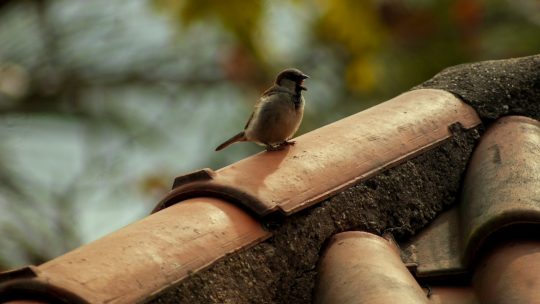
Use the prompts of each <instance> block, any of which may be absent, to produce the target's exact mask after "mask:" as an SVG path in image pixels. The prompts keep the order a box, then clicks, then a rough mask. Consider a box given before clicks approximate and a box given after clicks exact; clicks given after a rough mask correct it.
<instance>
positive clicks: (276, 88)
mask: <svg viewBox="0 0 540 304" xmlns="http://www.w3.org/2000/svg"><path fill="white" fill-rule="evenodd" d="M280 93H289V94H290V92H289V91H287V90H285V89H283V88H282V87H280V86H278V85H273V86H271V87H270V88H268V89H267V90H266V91H264V93H263V94H262V95H261V98H260V99H259V102H257V104H256V105H255V108H257V107H258V106H260V105H261V103H262V102H263V101H264V100H265V99H267V98H268V97H270V96H272V95H275V94H280ZM254 115H255V111H253V112H252V113H251V116H249V119H248V121H247V123H246V126H245V127H244V130H245V129H247V128H248V127H249V124H250V123H251V121H252V120H253V116H254Z"/></svg>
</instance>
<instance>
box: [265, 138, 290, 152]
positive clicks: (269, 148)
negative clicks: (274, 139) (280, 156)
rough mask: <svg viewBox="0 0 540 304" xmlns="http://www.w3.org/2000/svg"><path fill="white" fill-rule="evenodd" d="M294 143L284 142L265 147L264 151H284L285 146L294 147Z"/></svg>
mask: <svg viewBox="0 0 540 304" xmlns="http://www.w3.org/2000/svg"><path fill="white" fill-rule="evenodd" d="M295 143H296V142H295V141H294V140H290V141H288V140H286V141H284V142H281V143H279V144H277V145H266V151H281V150H283V149H285V147H286V146H294V144H295Z"/></svg>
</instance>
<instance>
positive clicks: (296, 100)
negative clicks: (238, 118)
mask: <svg viewBox="0 0 540 304" xmlns="http://www.w3.org/2000/svg"><path fill="white" fill-rule="evenodd" d="M307 78H309V76H307V75H306V74H304V73H302V72H301V71H300V70H298V69H286V70H284V71H282V72H280V73H279V74H278V75H277V77H276V79H275V81H274V85H273V86H271V87H270V88H269V89H267V90H266V91H264V93H263V94H262V96H261V97H260V98H259V101H258V102H257V104H256V105H255V107H254V109H253V113H251V116H250V117H249V119H248V122H247V123H246V126H245V127H244V131H242V132H240V133H238V134H236V135H235V136H233V137H231V138H230V139H228V140H227V141H225V142H224V143H222V144H221V145H219V146H218V147H217V148H216V151H219V150H222V149H224V148H226V147H228V146H229V145H231V144H233V143H235V142H240V141H251V142H255V143H257V144H259V145H262V146H265V147H266V150H267V151H276V150H282V149H284V148H285V146H288V145H294V141H290V140H289V139H291V138H292V137H293V135H294V133H296V131H297V130H298V127H299V126H300V123H301V122H302V116H303V115H304V104H305V100H304V97H303V96H302V91H304V90H307V89H306V87H304V80H305V79H307Z"/></svg>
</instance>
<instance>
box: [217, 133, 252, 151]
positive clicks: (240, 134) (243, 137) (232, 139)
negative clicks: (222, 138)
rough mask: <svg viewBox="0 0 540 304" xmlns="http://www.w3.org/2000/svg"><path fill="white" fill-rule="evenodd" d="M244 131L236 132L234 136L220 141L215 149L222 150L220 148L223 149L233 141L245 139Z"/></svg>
mask: <svg viewBox="0 0 540 304" xmlns="http://www.w3.org/2000/svg"><path fill="white" fill-rule="evenodd" d="M246 140H247V139H246V133H244V131H242V132H240V133H238V134H236V135H235V136H233V137H231V138H229V139H228V140H227V141H226V142H224V143H222V144H221V145H219V146H218V147H217V148H216V151H219V150H222V149H225V148H227V147H228V146H229V145H232V144H234V143H235V142H238V141H246Z"/></svg>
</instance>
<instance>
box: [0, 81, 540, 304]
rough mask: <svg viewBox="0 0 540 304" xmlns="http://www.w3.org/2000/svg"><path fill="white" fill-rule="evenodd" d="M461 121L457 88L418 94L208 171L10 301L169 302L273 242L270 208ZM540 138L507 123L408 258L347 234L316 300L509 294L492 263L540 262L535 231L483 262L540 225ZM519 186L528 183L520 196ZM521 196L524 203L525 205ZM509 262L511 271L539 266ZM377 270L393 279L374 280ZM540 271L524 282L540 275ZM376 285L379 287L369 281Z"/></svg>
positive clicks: (486, 141) (314, 193)
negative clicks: (264, 219)
mask: <svg viewBox="0 0 540 304" xmlns="http://www.w3.org/2000/svg"><path fill="white" fill-rule="evenodd" d="M455 124H459V125H461V126H462V127H463V128H465V129H470V128H474V127H477V126H479V125H480V124H481V121H480V119H479V118H478V116H477V115H476V113H475V111H474V110H473V109H472V108H471V107H469V106H468V105H466V104H465V103H463V102H462V101H461V100H459V99H458V98H456V97H455V96H454V95H452V94H449V93H447V92H445V91H441V90H416V91H412V92H408V93H405V94H403V95H400V96H398V97H396V98H394V99H392V100H390V101H388V102H385V103H382V104H380V105H378V106H376V107H374V108H371V109H368V110H366V111H364V112H361V113H358V114H356V115H353V116H351V117H348V118H346V119H343V120H341V121H338V122H336V123H334V124H331V125H329V126H326V127H323V128H321V129H318V130H315V131H313V132H311V133H308V134H305V135H303V136H301V137H299V138H298V139H297V144H296V145H295V146H294V147H293V148H289V149H287V150H284V151H281V152H272V153H267V152H264V153H261V154H258V155H255V156H253V157H250V158H248V159H245V160H243V161H240V162H238V163H236V164H233V165H231V166H228V167H225V168H223V169H221V170H218V171H216V172H214V171H211V170H208V169H207V170H202V171H199V172H196V173H192V174H189V175H186V176H183V177H180V178H178V179H177V180H176V181H175V187H174V189H173V191H172V192H171V193H170V194H169V195H168V196H167V197H166V198H165V199H164V200H163V201H162V202H160V203H159V204H158V206H157V207H156V210H155V211H159V212H155V213H154V214H152V215H150V216H149V217H147V218H145V219H143V220H141V221H138V222H136V223H133V224H132V225H130V226H127V227H125V228H123V229H121V230H119V231H117V232H115V233H113V234H111V235H108V236H106V237H104V238H102V239H100V240H97V241H95V242H93V243H90V244H88V245H85V246H82V247H80V248H78V249H76V250H74V251H72V252H70V253H67V254H65V255H63V256H60V257H58V258H56V259H54V260H51V261H49V262H47V263H44V264H42V265H39V266H38V267H27V268H23V269H20V270H16V271H12V272H9V273H4V274H3V275H1V276H0V283H1V285H0V300H3V301H7V300H32V299H33V300H37V301H38V302H39V301H41V302H48V301H49V299H51V298H54V299H56V300H60V301H64V302H66V303H71V302H79V303H133V302H144V301H149V300H150V299H156V298H159V295H160V293H161V292H162V291H163V290H166V289H168V288H170V287H171V286H174V285H175V284H177V283H178V282H181V281H183V280H186V279H188V278H189V276H190V274H192V273H195V272H199V271H201V270H203V269H204V268H206V267H208V266H210V265H212V264H214V263H215V262H216V261H218V260H220V259H222V258H224V257H226V256H227V255H229V254H232V253H235V252H238V251H240V250H242V249H245V248H249V247H250V246H253V245H254V244H257V243H261V242H263V241H264V240H266V239H268V238H269V237H271V236H272V232H271V231H269V230H268V229H264V228H263V226H262V225H261V220H260V217H261V216H268V215H269V214H271V213H276V212H278V213H282V214H284V215H290V214H293V213H296V212H298V211H301V210H302V209H305V208H308V207H310V206H313V205H314V204H317V203H318V202H320V201H321V200H323V199H324V198H327V197H329V196H331V195H335V194H336V193H338V192H340V191H342V190H343V189H346V188H347V187H349V186H351V185H352V184H355V183H358V182H360V181H363V180H366V179H367V178H369V177H372V176H375V175H377V174H379V173H381V172H383V171H385V170H386V169H388V168H390V167H392V166H396V165H398V164H400V163H402V162H404V161H406V160H407V159H410V158H412V157H415V156H417V155H419V154H421V153H423V152H425V151H428V150H430V149H433V148H434V147H437V146H438V145H439V144H440V143H441V142H443V141H445V140H448V139H449V138H452V136H453V134H452V131H451V130H450V129H449V126H451V125H455ZM523 147H525V148H523ZM538 147H540V125H539V124H538V122H537V121H535V120H532V119H528V118H523V117H508V118H504V119H502V120H500V121H499V122H498V123H497V124H496V125H494V126H493V127H492V128H491V129H490V130H489V131H488V133H487V134H486V135H485V136H484V137H483V139H482V141H481V143H480V145H479V146H478V148H477V149H476V151H475V154H474V156H473V159H472V163H471V165H470V167H469V170H468V174H467V179H466V181H465V183H466V184H465V186H464V195H463V200H462V202H461V204H460V207H459V208H460V209H459V210H458V209H456V210H458V211H450V213H448V214H446V215H444V216H442V217H439V218H438V220H437V221H436V222H435V223H433V225H431V226H430V228H428V229H426V230H425V231H424V232H423V233H422V234H420V235H418V236H417V237H415V238H414V239H412V240H410V241H409V242H407V243H405V244H402V252H401V256H402V260H403V262H402V261H400V258H399V254H398V249H397V247H396V246H395V245H393V244H392V243H391V242H388V241H387V240H384V239H381V238H380V237H377V236H374V235H370V234H367V233H361V232H349V233H345V234H341V235H337V236H336V237H335V239H334V241H333V242H331V245H329V246H328V249H327V250H326V251H325V252H326V253H325V255H324V257H323V259H322V260H321V262H320V267H319V268H318V271H319V275H320V279H319V284H318V285H317V286H318V287H317V290H316V292H315V295H316V296H315V298H316V300H317V301H319V302H321V303H349V302H350V303H352V302H355V303H358V302H362V301H363V302H364V303H387V302H384V301H383V300H384V299H390V298H392V297H394V296H395V297H398V298H399V299H402V300H405V299H410V303H413V301H420V302H414V303H421V301H424V302H428V301H429V302H433V303H453V302H455V300H452V299H462V300H463V299H467V301H469V302H470V303H484V301H483V299H499V298H497V295H499V294H500V293H502V292H499V290H495V291H493V290H491V293H487V292H486V290H488V289H489V288H484V289H482V286H484V285H485V284H488V285H489V284H495V283H496V284H499V283H500V281H497V282H490V281H489V280H490V279H492V278H493V274H494V273H496V272H497V269H498V268H497V267H499V266H493V265H501V263H504V262H508V263H510V264H512V265H517V264H516V263H514V260H512V259H516V258H522V257H521V256H520V254H519V252H522V253H524V254H525V255H527V256H526V257H525V259H526V260H527V261H534V256H531V255H528V254H526V253H527V252H531V248H533V247H534V246H535V244H536V243H535V242H532V241H528V239H527V241H526V242H523V243H519V244H518V245H517V246H513V247H509V246H507V245H503V246H502V247H500V248H502V249H500V250H499V249H496V250H494V251H490V252H494V253H492V254H491V255H488V257H487V258H483V259H482V261H483V263H482V265H484V266H482V267H480V268H479V267H478V266H477V260H478V259H480V257H483V254H486V253H485V252H486V251H484V249H485V248H486V246H483V245H484V244H486V243H487V240H488V239H490V238H491V237H493V235H494V233H495V232H496V231H499V230H501V229H502V227H507V226H509V225H512V224H514V223H521V222H527V223H531V222H535V223H536V222H538V218H539V217H538V215H537V212H538V210H537V208H539V207H538V205H539V204H538V201H537V200H536V201H535V200H534V197H536V198H537V197H538V195H537V191H539V190H538V189H540V183H539V180H540V178H539V176H538V173H537V172H540V170H537V169H538V166H539V165H540V159H539V154H538V151H540V149H538ZM535 148H536V150H535ZM524 168H527V172H525V174H524V172H523V169H524ZM535 170H536V171H535ZM512 182H514V184H512ZM513 186H519V191H517V190H516V191H514V190H515V189H516V188H515V187H513ZM533 187H536V188H533ZM505 189H506V190H505ZM533 189H536V190H533ZM497 191H499V192H497ZM516 195H517V196H516ZM535 195H536V196H535ZM516 197H517V198H518V199H517V202H521V203H520V204H515V203H516ZM500 198H505V199H504V200H501V199H500ZM494 201H497V202H499V205H497V204H495V203H494ZM179 202H181V203H179ZM231 202H232V203H234V204H231ZM178 203H179V204H178ZM493 206H498V207H493ZM458 227H464V229H458ZM433 244H436V246H433ZM513 248H518V249H519V248H521V249H519V250H517V251H516V250H513ZM520 250H521V251H520ZM505 252H509V254H505ZM516 252H517V253H516ZM491 261H494V262H493V264H491ZM366 263H367V264H366ZM497 263H498V264H497ZM520 265H522V266H523V264H520ZM406 267H409V269H410V270H412V273H413V274H414V275H415V276H416V277H417V278H421V279H423V280H427V281H429V279H430V278H440V277H448V276H451V275H452V274H456V273H462V274H463V273H465V274H469V276H468V277H469V278H470V274H474V279H473V280H472V281H473V283H474V284H473V287H433V288H432V289H433V290H432V292H431V293H432V295H431V297H429V298H428V297H426V296H425V292H424V291H423V290H422V288H420V287H419V285H418V283H416V281H415V280H414V278H413V276H411V274H410V272H408V270H407V268H406ZM510 268H511V267H508V270H509V275H508V277H505V279H506V280H513V279H514V277H513V276H512V274H516V273H520V271H525V272H527V271H528V269H526V268H523V267H522V268H516V269H513V268H512V269H510ZM358 269H361V270H362V271H357V270H358ZM529 274H531V273H529ZM377 275H379V278H380V279H381V281H377V280H375V279H376V276H377ZM525 277H527V276H525ZM531 277H532V278H533V280H532V281H531V280H529V281H525V282H529V285H530V286H535V284H538V280H536V281H535V280H534V278H535V277H534V276H532V275H531ZM366 280H367V281H368V282H369V284H367V285H366V283H361V282H362V281H363V282H366ZM378 282H380V283H381V284H380V285H379V283H378ZM385 282H386V283H385ZM530 282H532V285H531V283H530ZM385 284H389V286H385ZM369 286H371V287H370V288H369V290H364V289H365V288H366V287H369ZM334 287H335V288H334ZM397 287H403V288H397ZM521 287H523V286H521ZM537 290H540V289H537ZM520 292H521V293H520ZM486 294H488V296H485V295H486ZM493 294H495V295H496V296H494V297H491V298H490V297H489V295H493ZM532 295H533V292H532V291H531V288H529V287H527V288H521V289H519V288H515V289H512V292H511V296H513V297H518V298H520V297H521V299H526V298H527V297H529V298H530V297H531V296H532ZM362 299H363V300H362ZM501 299H502V298H501ZM222 300H223V299H222ZM360 300H362V301H360ZM232 301H234V300H232ZM347 301H349V302H347ZM479 301H480V302H479ZM400 303H405V302H400ZM485 303H498V302H496V301H493V302H485ZM500 303H504V302H500Z"/></svg>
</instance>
